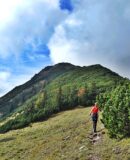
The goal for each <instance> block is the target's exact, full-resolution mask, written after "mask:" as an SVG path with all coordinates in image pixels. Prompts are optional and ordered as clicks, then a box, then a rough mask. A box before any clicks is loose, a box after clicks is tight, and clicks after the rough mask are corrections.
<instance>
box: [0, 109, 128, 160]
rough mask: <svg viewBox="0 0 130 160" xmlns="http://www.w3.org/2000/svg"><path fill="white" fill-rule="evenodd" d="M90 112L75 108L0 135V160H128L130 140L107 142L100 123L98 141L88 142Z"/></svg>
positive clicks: (107, 139) (105, 133) (90, 128)
mask: <svg viewBox="0 0 130 160" xmlns="http://www.w3.org/2000/svg"><path fill="white" fill-rule="evenodd" d="M89 112H90V108H76V109H74V110H69V111H64V112H61V113H58V114H55V115H53V116H52V117H51V118H49V119H48V120H47V121H44V122H39V123H33V124H31V125H30V126H29V127H27V128H24V129H20V130H15V131H10V132H8V133H5V134H0V146H1V147H0V160H117V159H119V160H130V138H127V139H123V140H121V141H118V140H115V139H110V138H109V137H108V135H107V130H106V129H104V127H103V125H102V124H101V123H100V121H99V123H98V129H97V130H98V133H99V135H100V137H99V139H98V138H97V141H95V142H94V141H93V140H91V139H90V138H91V137H90V133H91V131H92V124H91V119H90V117H89ZM102 133H103V134H102Z"/></svg>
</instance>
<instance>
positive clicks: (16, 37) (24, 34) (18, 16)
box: [0, 0, 67, 58]
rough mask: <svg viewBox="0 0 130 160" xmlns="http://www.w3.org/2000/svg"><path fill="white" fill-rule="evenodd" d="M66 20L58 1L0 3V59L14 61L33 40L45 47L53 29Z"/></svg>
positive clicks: (21, 0) (14, 0)
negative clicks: (13, 56)
mask: <svg viewBox="0 0 130 160" xmlns="http://www.w3.org/2000/svg"><path fill="white" fill-rule="evenodd" d="M6 4H7V5H6ZM66 16H67V13H65V12H62V11H61V10H60V8H59V3H58V0H29V1H27V0H10V1H8V0H5V1H3V0H1V1H0V24H2V25H1V26H0V42H1V43H0V58H7V57H9V56H10V55H11V54H14V55H15V56H16V57H18V56H19V54H21V51H22V50H23V49H24V48H25V46H26V45H28V44H30V43H34V40H35V39H40V40H42V41H43V43H47V42H48V40H49V38H50V37H51V34H52V33H53V28H54V27H55V26H56V25H57V24H58V23H60V22H61V21H62V20H63V19H64V18H65V17H66ZM27 42H28V43H27Z"/></svg>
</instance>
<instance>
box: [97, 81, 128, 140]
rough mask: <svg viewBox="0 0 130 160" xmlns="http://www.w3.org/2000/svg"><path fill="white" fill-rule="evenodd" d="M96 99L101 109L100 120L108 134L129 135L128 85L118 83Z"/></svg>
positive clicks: (113, 135)
mask: <svg viewBox="0 0 130 160" xmlns="http://www.w3.org/2000/svg"><path fill="white" fill-rule="evenodd" d="M97 101H98V104H99V106H101V109H102V110H103V114H102V121H103V123H104V125H105V127H106V128H107V129H108V131H109V134H110V136H111V137H115V138H123V137H126V136H130V85H129V84H123V85H119V86H118V87H116V88H115V89H113V90H112V91H111V92H110V93H105V94H101V95H99V96H98V97H97Z"/></svg>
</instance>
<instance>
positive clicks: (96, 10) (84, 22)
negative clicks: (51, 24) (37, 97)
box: [48, 0, 130, 77]
mask: <svg viewBox="0 0 130 160" xmlns="http://www.w3.org/2000/svg"><path fill="white" fill-rule="evenodd" d="M75 2H77V3H75ZM73 3H74V4H76V5H75V6H74V11H73V13H72V14H71V15H70V16H68V17H67V19H66V20H65V21H64V22H62V23H60V24H59V25H58V26H56V27H55V33H54V34H53V36H52V38H51V40H50V42H49V43H48V45H49V47H50V49H51V59H52V62H53V63H58V62H63V61H68V62H71V63H74V64H78V65H90V64H95V63H97V64H99V63H100V64H102V65H104V66H106V67H108V68H111V69H113V70H114V71H116V72H118V73H120V74H121V75H124V76H127V77H128V76H129V77H130V75H128V70H129V68H130V63H126V62H125V61H126V59H128V57H130V53H129V51H130V45H129V41H130V21H129V17H130V12H129V6H130V2H129V1H128V0H124V1H121V0H115V1H112V0H106V1H104V0H101V1H100V2H99V1H96V0H88V1H86V0H82V2H81V1H80V2H79V1H78V0H77V1H73ZM122 60H124V62H122ZM124 66H126V67H124Z"/></svg>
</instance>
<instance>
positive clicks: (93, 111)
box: [90, 103, 99, 133]
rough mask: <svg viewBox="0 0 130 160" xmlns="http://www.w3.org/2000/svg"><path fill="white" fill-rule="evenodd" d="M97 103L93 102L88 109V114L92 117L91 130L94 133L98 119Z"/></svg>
mask: <svg viewBox="0 0 130 160" xmlns="http://www.w3.org/2000/svg"><path fill="white" fill-rule="evenodd" d="M98 111H99V109H98V105H97V103H95V105H94V106H92V109H91V111H90V115H91V117H92V121H93V132H94V133H96V128H97V121H98Z"/></svg>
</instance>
